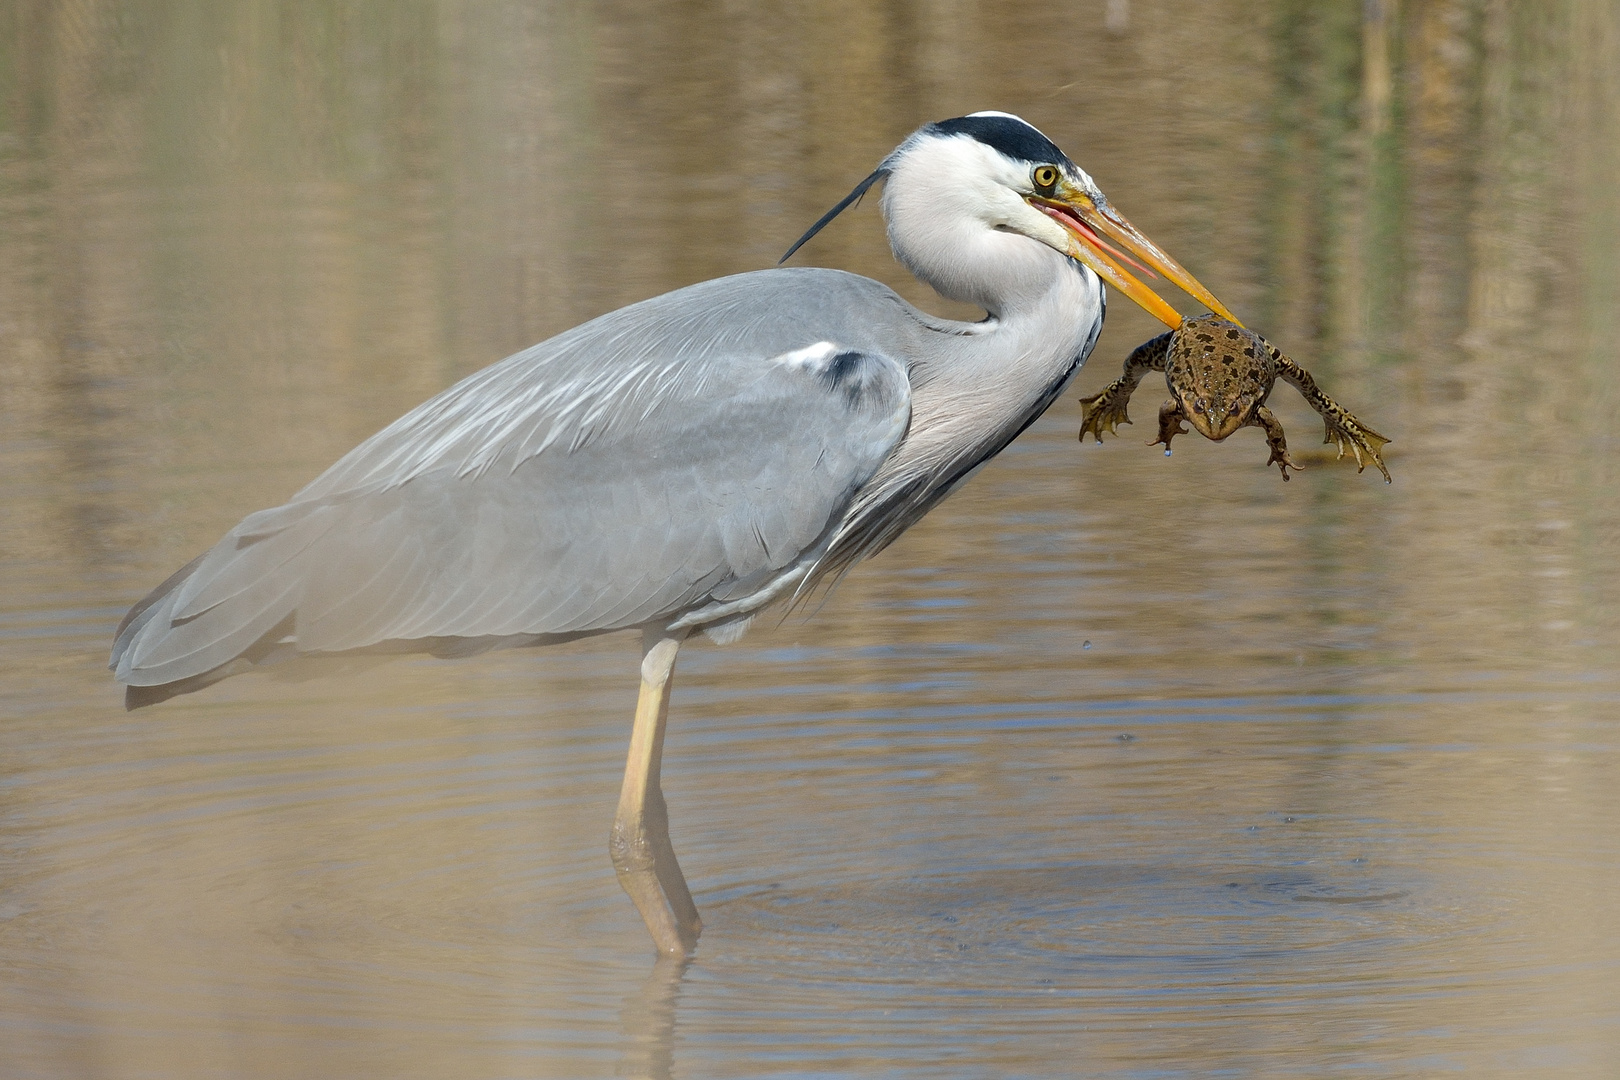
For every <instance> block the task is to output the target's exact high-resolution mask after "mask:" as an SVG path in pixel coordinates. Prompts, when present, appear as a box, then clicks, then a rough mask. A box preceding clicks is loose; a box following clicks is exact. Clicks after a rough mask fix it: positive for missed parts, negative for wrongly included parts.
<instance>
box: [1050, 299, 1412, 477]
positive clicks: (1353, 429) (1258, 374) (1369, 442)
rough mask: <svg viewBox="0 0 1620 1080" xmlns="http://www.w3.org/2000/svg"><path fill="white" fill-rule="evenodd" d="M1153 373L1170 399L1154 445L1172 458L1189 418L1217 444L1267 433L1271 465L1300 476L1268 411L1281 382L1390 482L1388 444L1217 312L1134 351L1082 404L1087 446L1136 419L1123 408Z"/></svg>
mask: <svg viewBox="0 0 1620 1080" xmlns="http://www.w3.org/2000/svg"><path fill="white" fill-rule="evenodd" d="M1149 371H1162V372H1164V381H1165V383H1166V385H1168V386H1169V388H1170V400H1169V401H1166V402H1165V403H1164V404H1163V405H1161V406H1160V407H1159V437H1158V438H1156V439H1154V440H1153V441H1152V442H1150V443H1148V445H1149V446H1159V445H1163V446H1164V452H1165V455H1166V456H1169V454H1170V441H1171V440H1172V439H1174V438H1175V437H1176V436H1177V435H1186V434H1190V430H1189V429H1188V428H1186V427H1183V426H1182V422H1183V421H1188V422H1190V423H1191V424H1192V429H1191V430H1196V431H1197V432H1198V433H1199V434H1200V435H1202V436H1204V438H1206V439H1209V440H1211V441H1213V442H1220V441H1221V440H1222V439H1225V438H1226V437H1227V436H1228V435H1231V434H1232V433H1233V432H1234V431H1237V430H1239V429H1240V428H1245V427H1257V428H1260V429H1261V430H1262V431H1264V432H1265V433H1266V444H1267V446H1269V447H1270V449H1271V457H1270V458H1269V459H1268V460H1267V461H1266V466H1267V467H1268V468H1269V467H1270V466H1272V465H1276V466H1277V467H1278V469H1280V470H1281V471H1282V478H1283V479H1284V480H1287V479H1288V471H1289V470H1290V469H1292V470H1294V471H1295V472H1300V471H1302V469H1303V467H1302V466H1300V465H1297V464H1295V463H1294V459H1293V458H1291V457H1289V456H1288V443H1287V440H1286V439H1285V438H1284V437H1283V427H1282V424H1281V423H1280V422H1278V420H1277V417H1276V416H1275V415H1274V414H1273V413H1272V411H1271V410H1270V409H1268V408H1266V398H1267V397H1269V396H1270V394H1271V388H1272V386H1273V384H1275V382H1276V381H1277V380H1278V379H1282V380H1283V381H1284V382H1286V383H1288V384H1289V385H1291V386H1292V387H1294V389H1296V390H1298V391H1299V393H1300V396H1301V397H1303V398H1304V399H1305V401H1306V403H1307V404H1309V405H1310V407H1311V408H1313V409H1315V410H1316V412H1317V414H1318V415H1320V416H1321V417H1322V421H1323V423H1324V424H1325V425H1326V428H1327V433H1326V435H1325V436H1324V438H1323V439H1322V441H1323V442H1324V443H1332V442H1336V443H1338V444H1339V457H1340V458H1343V457H1344V455H1345V454H1346V453H1350V454H1351V455H1353V456H1354V457H1355V459H1356V472H1358V473H1359V472H1362V471H1364V470H1365V469H1366V467H1367V465H1368V464H1369V463H1371V464H1373V465H1375V466H1377V467H1378V471H1379V472H1381V473H1383V474H1384V483H1386V484H1387V483H1389V482H1390V475H1389V469H1388V468H1387V467H1385V465H1384V459H1383V457H1382V456H1381V454H1380V453H1379V451H1381V450H1382V449H1383V447H1384V445H1385V444H1386V443H1388V442H1389V441H1390V440H1389V439H1387V438H1385V437H1384V436H1382V435H1380V434H1378V432H1376V431H1374V430H1373V429H1372V428H1370V427H1368V426H1367V425H1366V424H1364V423H1362V422H1361V421H1360V420H1358V419H1356V418H1355V416H1353V415H1352V414H1351V413H1350V411H1349V410H1348V409H1346V408H1345V407H1344V406H1342V405H1340V404H1339V403H1338V402H1336V401H1334V400H1333V399H1332V398H1330V397H1328V396H1327V395H1326V394H1324V393H1323V392H1322V390H1321V388H1320V387H1318V386H1317V385H1316V380H1315V379H1313V378H1312V377H1311V374H1310V372H1308V371H1306V370H1305V369H1304V368H1302V367H1300V366H1299V365H1298V364H1296V363H1294V361H1292V360H1290V359H1289V358H1288V357H1286V356H1284V355H1283V354H1282V353H1281V352H1280V351H1279V350H1278V349H1277V347H1276V346H1274V345H1272V344H1271V342H1269V341H1267V340H1266V339H1265V338H1263V337H1261V336H1260V335H1259V334H1257V333H1255V332H1254V331H1253V330H1250V329H1249V328H1247V327H1245V326H1242V325H1240V324H1238V323H1235V322H1232V321H1230V320H1228V319H1224V318H1221V317H1220V316H1218V315H1203V316H1199V317H1197V318H1191V319H1183V320H1182V323H1181V326H1180V327H1178V328H1177V329H1175V330H1171V331H1169V332H1167V333H1163V334H1160V335H1159V336H1158V337H1156V338H1153V339H1152V340H1150V341H1145V342H1143V343H1142V344H1140V345H1138V346H1137V347H1136V348H1135V349H1133V350H1132V351H1131V354H1130V356H1128V357H1126V359H1125V373H1124V374H1123V375H1121V376H1120V377H1119V378H1117V379H1115V380H1114V381H1113V382H1111V383H1109V384H1108V385H1107V386H1106V387H1104V388H1103V390H1102V392H1101V393H1098V394H1094V395H1092V396H1091V397H1088V398H1082V399H1081V401H1080V404H1081V407H1082V408H1083V410H1084V419H1083V421H1082V423H1081V426H1080V440H1081V441H1082V442H1084V441H1085V438H1086V435H1087V433H1090V434H1091V435H1093V436H1095V437H1096V440H1097V441H1098V442H1099V443H1100V442H1102V437H1103V432H1104V431H1108V432H1112V433H1116V434H1117V432H1115V428H1116V427H1117V426H1118V425H1119V424H1128V423H1130V422H1131V420H1130V417H1128V416H1127V415H1126V413H1125V407H1126V405H1127V404H1128V403H1129V402H1130V399H1131V394H1132V393H1134V392H1135V390H1136V387H1137V385H1138V384H1139V383H1140V382H1141V381H1142V378H1143V376H1145V375H1146V374H1147V373H1148V372H1149Z"/></svg>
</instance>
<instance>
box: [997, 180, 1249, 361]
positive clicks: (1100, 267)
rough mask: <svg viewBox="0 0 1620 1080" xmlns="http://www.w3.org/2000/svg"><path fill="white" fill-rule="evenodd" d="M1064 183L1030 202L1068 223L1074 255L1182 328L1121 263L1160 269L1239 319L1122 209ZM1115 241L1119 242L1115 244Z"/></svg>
mask: <svg viewBox="0 0 1620 1080" xmlns="http://www.w3.org/2000/svg"><path fill="white" fill-rule="evenodd" d="M1063 187H1064V189H1065V190H1063V191H1062V192H1061V194H1060V195H1058V196H1054V197H1042V196H1039V195H1031V196H1028V198H1029V201H1030V204H1031V205H1033V206H1034V207H1035V208H1036V209H1037V210H1039V211H1041V212H1042V213H1043V214H1045V215H1047V216H1048V217H1050V218H1052V219H1053V220H1054V221H1056V222H1057V223H1058V224H1059V225H1062V226H1063V228H1064V230H1065V231H1066V232H1067V233H1068V234H1069V236H1070V238H1071V239H1070V242H1069V254H1070V255H1071V256H1073V257H1074V258H1076V259H1078V260H1080V261H1081V262H1082V263H1084V264H1085V265H1087V266H1089V267H1091V269H1092V270H1094V271H1095V272H1096V274H1097V276H1098V277H1100V278H1102V279H1103V281H1104V282H1106V283H1107V284H1108V285H1111V286H1112V287H1114V288H1115V289H1118V290H1119V291H1120V292H1122V293H1124V294H1125V295H1126V296H1128V297H1130V298H1131V299H1132V300H1133V301H1135V302H1136V303H1137V304H1138V305H1139V306H1140V307H1141V308H1142V309H1143V310H1144V311H1146V312H1147V313H1148V314H1149V315H1152V316H1153V317H1154V318H1155V319H1158V320H1159V321H1160V322H1162V323H1164V325H1166V326H1168V327H1170V329H1172V330H1177V329H1180V327H1181V313H1180V312H1179V311H1177V310H1176V309H1175V308H1173V307H1171V306H1170V305H1169V304H1168V303H1166V302H1165V301H1164V299H1163V298H1162V297H1161V296H1159V294H1158V293H1156V292H1154V291H1153V290H1152V289H1150V288H1148V287H1147V286H1146V285H1144V284H1143V283H1142V282H1141V281H1140V280H1138V279H1137V278H1136V277H1134V276H1133V275H1132V274H1131V272H1130V271H1128V270H1126V269H1125V267H1123V266H1121V265H1120V263H1122V262H1123V263H1129V264H1130V265H1132V266H1134V267H1136V268H1137V269H1138V270H1141V271H1142V272H1143V273H1145V274H1147V275H1148V276H1150V277H1153V276H1156V274H1155V271H1157V273H1158V274H1163V275H1164V276H1165V277H1166V278H1168V279H1169V280H1170V281H1171V282H1172V283H1173V284H1175V285H1176V286H1177V287H1179V288H1180V289H1181V290H1182V291H1183V292H1185V293H1186V294H1187V295H1189V296H1191V297H1193V298H1194V299H1196V300H1197V301H1198V302H1199V303H1201V304H1203V305H1204V306H1205V307H1207V308H1209V310H1211V311H1213V312H1214V313H1215V314H1217V315H1219V316H1220V317H1221V318H1223V319H1229V320H1231V321H1232V322H1235V323H1236V322H1238V320H1237V319H1236V318H1234V317H1233V315H1232V313H1231V312H1230V311H1227V310H1226V306H1225V305H1224V304H1222V303H1221V302H1220V301H1219V300H1217V299H1215V294H1214V293H1212V292H1210V291H1209V290H1208V289H1206V288H1204V286H1203V285H1201V284H1199V282H1198V279H1197V278H1195V277H1193V276H1192V275H1191V274H1189V273H1187V271H1186V270H1185V269H1183V268H1182V265H1181V264H1180V263H1178V262H1176V260H1174V259H1172V258H1171V257H1170V256H1169V255H1166V254H1165V253H1164V251H1163V249H1161V248H1160V247H1159V245H1158V244H1155V243H1154V242H1153V241H1152V240H1149V239H1148V238H1147V237H1146V236H1143V235H1142V233H1141V230H1139V229H1138V228H1137V227H1136V226H1135V225H1132V224H1131V223H1130V222H1129V221H1126V220H1125V216H1124V215H1123V214H1121V213H1120V212H1119V211H1118V210H1115V209H1114V208H1113V207H1112V206H1109V205H1108V203H1107V202H1106V201H1101V200H1093V199H1092V197H1091V196H1090V195H1089V194H1087V193H1085V192H1083V191H1080V190H1078V189H1076V188H1072V187H1070V186H1069V185H1067V184H1064V185H1063ZM1110 240H1112V241H1114V243H1109V241H1110ZM1116 245H1117V246H1116ZM1121 248H1123V249H1124V250H1121ZM1238 325H1239V326H1241V325H1243V324H1242V323H1238Z"/></svg>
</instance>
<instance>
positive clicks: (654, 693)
mask: <svg viewBox="0 0 1620 1080" xmlns="http://www.w3.org/2000/svg"><path fill="white" fill-rule="evenodd" d="M681 640H682V639H681V638H680V637H669V636H666V635H664V634H662V633H658V632H654V631H651V630H648V631H645V632H643V634H642V639H641V649H642V657H641V696H640V697H639V698H638V699H637V701H636V722H635V727H634V728H633V729H632V731H631V733H630V756H629V760H628V761H626V762H625V766H624V787H623V788H621V789H620V791H619V811H618V814H617V815H616V816H615V817H614V819H613V832H612V834H611V836H610V837H609V838H608V850H609V852H610V854H611V855H612V856H613V868H614V869H615V870H617V871H618V872H619V884H620V885H622V886H624V891H625V892H627V893H629V894H630V899H631V900H634V901H635V904H636V908H637V909H638V910H639V911H640V912H641V917H642V919H643V920H644V921H645V922H646V923H647V929H648V931H649V932H651V934H652V937H653V944H654V945H656V946H657V947H658V951H659V952H661V953H664V954H666V955H670V956H685V955H688V954H690V953H691V952H692V950H693V949H694V948H695V947H696V946H697V939H698V934H699V933H701V932H702V930H703V920H702V919H700V918H699V917H698V911H697V905H696V904H694V903H692V893H691V892H690V891H689V890H688V889H687V887H686V878H685V877H683V876H682V875H681V867H680V864H679V863H677V862H676V861H675V848H674V846H673V845H672V844H670V842H669V810H668V808H667V807H666V806H665V805H664V792H663V789H662V788H661V787H660V786H659V782H658V773H659V766H660V764H661V762H662V760H663V756H664V725H665V722H666V721H667V720H668V718H669V687H670V681H671V678H672V676H673V675H674V672H675V654H676V652H677V651H679V649H680V647H681Z"/></svg>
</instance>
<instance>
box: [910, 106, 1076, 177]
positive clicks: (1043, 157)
mask: <svg viewBox="0 0 1620 1080" xmlns="http://www.w3.org/2000/svg"><path fill="white" fill-rule="evenodd" d="M925 130H927V131H931V132H933V133H934V134H936V135H966V136H968V137H969V138H972V139H977V140H978V141H979V142H982V143H984V145H986V146H988V147H990V148H991V149H992V150H996V151H999V152H1000V153H1002V154H1005V155H1006V156H1007V157H1010V158H1012V159H1013V160H1014V161H1027V162H1030V163H1031V164H1037V163H1044V162H1052V163H1054V164H1058V165H1067V166H1069V167H1070V168H1073V166H1074V162H1072V161H1070V160H1069V155H1067V154H1065V153H1064V152H1063V151H1062V150H1059V149H1058V148H1057V144H1056V143H1054V142H1053V141H1052V140H1051V139H1048V138H1047V137H1046V136H1045V135H1042V134H1041V133H1040V132H1039V131H1036V130H1035V129H1034V128H1032V127H1030V126H1029V125H1028V124H1026V123H1024V121H1022V120H1019V119H1017V118H1015V117H1011V116H958V117H957V118H956V119H954V120H940V121H938V122H937V123H933V124H929V125H928V127H927V128H926V129H925Z"/></svg>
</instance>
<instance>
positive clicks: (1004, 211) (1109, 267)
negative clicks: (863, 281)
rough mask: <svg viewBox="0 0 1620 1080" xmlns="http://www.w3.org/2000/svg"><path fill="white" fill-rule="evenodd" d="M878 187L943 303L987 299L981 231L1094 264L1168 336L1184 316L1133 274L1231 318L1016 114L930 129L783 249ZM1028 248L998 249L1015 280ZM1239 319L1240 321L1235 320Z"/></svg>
mask: <svg viewBox="0 0 1620 1080" xmlns="http://www.w3.org/2000/svg"><path fill="white" fill-rule="evenodd" d="M879 180H885V181H887V184H886V186H885V191H884V211H885V214H886V216H887V217H888V219H889V239H890V243H891V245H892V246H893V247H894V250H895V254H896V255H897V256H899V257H900V259H901V260H902V261H903V262H905V263H906V265H907V266H908V267H910V268H911V270H912V271H913V272H914V273H916V274H917V276H918V277H921V278H923V279H924V280H925V281H928V282H929V283H930V284H932V285H934V287H935V288H936V289H938V290H939V291H940V292H942V293H944V294H945V295H947V296H953V297H955V298H958V299H964V300H970V301H981V302H982V298H980V297H978V296H975V295H972V288H971V286H969V285H967V284H965V283H969V282H972V281H974V280H977V279H979V275H978V274H976V273H975V272H974V269H975V268H973V267H970V266H969V265H967V264H968V263H969V262H970V261H971V260H974V259H976V258H977V259H983V258H985V257H986V250H987V245H985V244H982V243H978V242H977V241H979V240H982V239H983V238H984V234H985V233H986V231H988V232H994V233H1002V234H1012V235H1016V236H1022V237H1027V238H1029V239H1030V240H1034V241H1036V242H1038V243H1040V244H1043V245H1045V246H1046V247H1048V248H1051V249H1052V250H1054V251H1057V252H1058V253H1059V254H1061V255H1064V256H1067V257H1069V258H1072V259H1075V260H1076V261H1078V262H1080V263H1082V264H1084V265H1085V266H1088V267H1090V268H1091V270H1092V271H1093V272H1095V273H1096V274H1097V276H1098V277H1100V278H1101V279H1102V280H1103V281H1104V282H1105V283H1107V284H1108V285H1111V286H1113V287H1114V288H1115V289H1117V290H1119V291H1120V292H1122V293H1124V294H1125V295H1126V296H1127V297H1129V298H1130V299H1131V300H1133V301H1134V302H1136V303H1137V304H1138V305H1140V306H1141V307H1142V308H1144V309H1145V310H1146V311H1147V312H1148V313H1149V314H1151V315H1153V316H1154V317H1155V318H1157V319H1159V320H1161V321H1162V322H1164V323H1165V324H1166V325H1167V326H1170V327H1171V328H1172V329H1174V328H1177V327H1179V326H1180V325H1181V315H1180V313H1179V312H1177V311H1176V310H1175V309H1174V308H1173V307H1171V306H1170V305H1169V304H1168V303H1166V302H1165V301H1164V300H1163V299H1162V298H1161V297H1160V296H1159V295H1158V294H1157V293H1155V292H1154V291H1153V290H1152V289H1150V288H1149V287H1148V286H1147V285H1145V284H1143V282H1142V281H1141V280H1140V279H1139V278H1137V277H1136V276H1135V275H1134V274H1132V273H1131V271H1130V270H1128V269H1126V267H1127V266H1130V267H1134V268H1135V269H1136V270H1138V271H1140V272H1141V273H1143V274H1144V275H1145V276H1148V277H1154V276H1157V275H1158V274H1162V275H1163V276H1164V277H1165V278H1167V279H1168V280H1170V281H1171V282H1172V283H1174V284H1175V285H1177V286H1178V287H1180V288H1181V289H1183V290H1184V291H1186V292H1187V293H1188V294H1189V295H1191V296H1193V297H1195V298H1196V299H1198V300H1199V301H1200V302H1202V303H1203V304H1204V305H1206V306H1207V307H1209V308H1210V310H1212V311H1214V312H1216V313H1217V314H1219V315H1221V316H1223V317H1225V318H1228V319H1232V316H1231V313H1230V312H1228V311H1227V310H1226V308H1225V307H1224V306H1223V305H1222V304H1221V302H1220V301H1219V300H1217V299H1216V298H1215V296H1214V295H1213V294H1212V293H1211V292H1210V291H1209V290H1208V289H1206V288H1204V286H1203V285H1202V284H1200V283H1199V282H1198V280H1197V279H1196V278H1194V277H1193V276H1192V275H1191V274H1189V273H1188V272H1187V271H1186V270H1185V269H1183V268H1182V266H1181V264H1180V263H1178V262H1176V261H1175V260H1174V259H1172V258H1171V257H1170V256H1169V255H1167V254H1166V253H1165V252H1164V251H1163V250H1162V249H1161V248H1160V247H1159V246H1158V245H1157V244H1155V243H1154V242H1153V241H1151V240H1149V239H1148V238H1147V237H1146V236H1144V235H1143V234H1142V232H1141V231H1140V230H1138V229H1137V228H1136V226H1134V225H1132V224H1131V223H1130V222H1129V221H1128V220H1126V218H1125V217H1124V215H1122V214H1121V213H1120V212H1119V211H1118V210H1115V209H1114V208H1113V207H1112V206H1111V205H1110V204H1109V202H1108V200H1107V198H1106V197H1105V196H1104V195H1103V193H1102V191H1101V189H1100V188H1098V186H1097V184H1096V181H1094V180H1092V178H1091V177H1090V176H1089V175H1088V174H1087V173H1086V172H1085V170H1083V169H1081V168H1080V167H1079V166H1078V165H1076V164H1075V163H1074V162H1073V161H1071V160H1070V159H1069V157H1068V155H1067V154H1065V153H1064V152H1063V151H1062V150H1061V149H1059V148H1058V146H1057V145H1056V144H1055V143H1053V142H1052V140H1050V139H1048V138H1047V137H1046V136H1045V135H1043V134H1042V133H1041V132H1040V131H1039V130H1038V129H1037V128H1036V127H1035V126H1034V125H1032V124H1030V123H1028V122H1027V121H1025V120H1022V119H1020V118H1019V117H1016V116H1013V115H1011V114H1010V113H1002V112H978V113H973V114H971V115H969V116H959V117H956V118H954V119H951V120H940V121H938V122H936V123H932V124H925V125H924V126H923V127H921V128H919V129H918V130H917V131H915V132H913V133H912V134H911V136H910V137H908V138H907V139H906V141H905V142H903V143H901V144H900V146H899V147H897V148H896V149H895V150H894V152H893V153H891V154H890V155H889V156H888V157H887V158H886V159H884V161H883V164H882V165H880V166H878V168H877V170H876V171H874V172H873V173H872V174H871V175H870V176H868V177H867V178H866V179H865V180H863V181H862V182H861V183H860V185H859V186H857V187H856V188H855V190H854V191H852V192H850V194H849V196H848V197H846V198H845V199H844V200H843V201H842V202H840V203H839V204H838V205H837V206H835V207H834V208H833V209H832V210H831V211H829V212H828V213H827V214H826V215H824V216H823V217H822V219H821V220H820V221H818V222H816V223H815V225H813V226H811V228H810V230H809V231H808V232H807V233H805V235H804V236H803V237H802V238H801V239H800V240H799V242H798V243H797V244H794V245H793V247H792V248H790V249H789V250H788V253H787V255H784V256H783V257H782V258H783V260H784V261H785V260H786V259H787V257H788V255H792V254H793V252H794V251H797V250H798V248H799V246H800V245H801V244H803V243H804V242H805V241H807V240H809V239H810V237H812V236H814V235H815V234H816V233H817V232H819V231H820V230H821V228H822V227H823V226H825V225H826V224H827V223H828V222H829V221H831V220H832V219H833V218H834V217H835V216H837V214H838V213H839V212H840V211H842V210H843V209H845V208H846V207H847V206H849V205H850V204H851V203H853V202H854V201H855V200H857V199H858V198H860V196H861V195H863V194H864V193H865V192H866V191H867V189H869V188H870V187H872V186H873V185H874V184H876V183H877V182H878V181H879ZM1027 250H1028V249H1017V248H1016V247H1014V248H1010V249H1009V248H1001V249H998V251H997V254H998V255H999V256H1000V262H1001V265H1000V266H998V267H997V270H998V272H999V273H1000V275H1001V276H1002V278H1003V279H1005V278H1006V277H1007V276H1008V275H1012V274H1016V273H1017V272H1018V269H1019V266H1018V264H1019V263H1020V259H1019V256H1020V255H1021V254H1025V253H1027ZM1232 321H1233V322H1236V321H1237V320H1236V319H1232Z"/></svg>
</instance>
